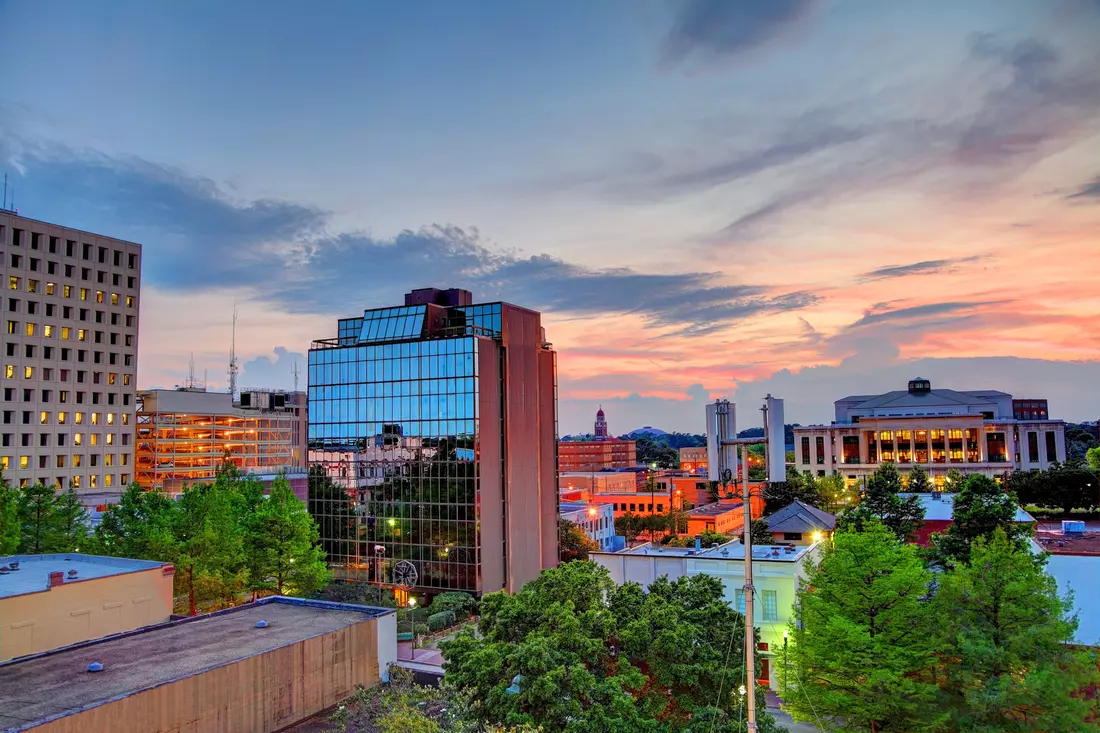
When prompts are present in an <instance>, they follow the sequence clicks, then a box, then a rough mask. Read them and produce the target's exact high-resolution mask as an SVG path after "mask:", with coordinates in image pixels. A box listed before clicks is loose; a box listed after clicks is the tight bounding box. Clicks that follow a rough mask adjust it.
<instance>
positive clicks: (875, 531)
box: [780, 520, 941, 733]
mask: <svg viewBox="0 0 1100 733" xmlns="http://www.w3.org/2000/svg"><path fill="white" fill-rule="evenodd" d="M931 583H932V574H931V573H930V572H929V571H927V570H925V568H924V565H923V563H922V562H921V559H920V557H919V555H918V553H917V548H916V547H914V546H912V545H906V544H902V543H901V542H900V541H899V540H898V538H897V536H896V534H895V533H894V531H893V530H891V529H889V528H887V527H885V526H884V525H882V524H880V523H879V522H877V521H874V520H867V521H866V522H865V523H864V525H863V527H862V531H860V532H851V531H843V532H837V533H836V534H835V535H834V537H833V543H832V544H831V545H829V546H826V548H825V550H824V551H823V553H822V556H821V561H820V563H819V564H818V565H817V566H816V567H814V568H812V569H811V570H810V572H809V575H808V577H807V579H806V581H805V582H804V583H803V584H802V587H801V588H800V589H799V591H798V603H797V604H796V605H795V609H796V616H795V618H793V619H792V620H791V623H790V637H791V644H790V648H789V650H788V652H787V656H788V658H787V662H786V666H785V667H784V668H783V670H782V672H781V675H780V679H781V682H782V686H783V699H784V700H785V701H786V702H785V705H784V707H785V709H786V710H788V712H790V713H791V714H792V715H793V716H794V718H795V719H796V720H805V721H812V722H814V723H815V724H817V725H818V726H819V727H823V729H824V730H825V731H830V732H832V731H837V732H840V731H843V732H845V733H849V732H851V733H855V732H856V731H875V732H876V733H887V732H889V731H897V732H898V733H910V732H911V731H925V730H935V728H936V726H937V725H938V723H939V721H940V717H941V716H940V714H939V713H938V712H937V710H936V708H935V702H936V700H937V698H938V689H937V687H936V685H935V684H934V680H933V679H932V677H931V675H930V674H929V673H928V670H929V668H930V661H929V660H930V656H931V654H932V653H933V652H934V651H935V642H934V639H933V637H934V634H933V627H934V625H935V624H934V623H933V620H932V615H931V609H930V607H929V604H928V603H927V602H926V601H925V600H923V598H924V596H926V594H927V593H928V589H929V586H930V585H931Z"/></svg>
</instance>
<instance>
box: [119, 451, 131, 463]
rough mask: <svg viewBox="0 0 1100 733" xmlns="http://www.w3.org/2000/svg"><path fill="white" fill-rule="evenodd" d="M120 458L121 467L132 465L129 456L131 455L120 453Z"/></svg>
mask: <svg viewBox="0 0 1100 733" xmlns="http://www.w3.org/2000/svg"><path fill="white" fill-rule="evenodd" d="M118 457H119V465H122V466H129V465H130V456H129V454H127V453H120V454H119V456H118Z"/></svg>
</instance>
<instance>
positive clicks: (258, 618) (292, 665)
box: [0, 596, 397, 733]
mask: <svg viewBox="0 0 1100 733" xmlns="http://www.w3.org/2000/svg"><path fill="white" fill-rule="evenodd" d="M396 619H397V617H396V612H395V611H393V610H392V609H385V608H371V607H368V606H353V605H348V604H342V603H325V602H322V601H307V600H303V599H300V598H283V597H281V596H272V597H270V598H264V599H262V600H260V601H257V602H255V603H250V604H248V605H245V606H237V607H235V608H230V609H226V610H224V611H218V612H215V613H212V614H207V615H204V616H194V617H190V618H185V619H181V620H178V621H173V622H171V623H165V624H160V625H157V626H150V627H146V628H143V629H139V630H136V631H132V632H129V633H125V634H119V635H116V636H111V637H107V638H105V639H98V640H95V641H90V642H85V643H82V644H75V645H72V646H68V647H64V648H61V649H56V650H54V651H51V652H46V653H44V654H39V655H35V656H32V657H29V658H24V659H19V660H16V661H13V662H9V663H7V664H0V730H4V731H26V730H33V731H35V732H36V733H89V732H98V731H183V732H186V733H200V732H201V733H274V731H278V730H284V729H286V728H288V727H290V726H292V725H295V724H297V723H299V722H300V721H303V720H305V719H307V718H309V717H311V716H313V715H316V714H317V713H319V712H321V711H323V710H325V709H326V708H329V707H332V706H333V705H335V704H337V703H338V702H340V701H341V700H344V699H346V698H347V697H349V696H350V695H351V694H353V693H354V692H355V689H356V687H357V686H359V685H362V686H363V687H366V688H370V687H374V686H375V685H377V684H379V683H380V682H382V681H384V680H386V679H388V670H389V666H390V664H392V663H394V662H396V660H397V623H396ZM260 622H263V623H260ZM91 662H99V663H100V664H101V665H102V671H100V672H99V673H93V672H90V671H89V664H90V663H91Z"/></svg>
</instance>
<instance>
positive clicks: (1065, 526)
mask: <svg viewBox="0 0 1100 733" xmlns="http://www.w3.org/2000/svg"><path fill="white" fill-rule="evenodd" d="M1084 532H1085V523H1084V522H1082V521H1081V520H1079V519H1073V520H1069V519H1063V520H1062V533H1063V534H1084Z"/></svg>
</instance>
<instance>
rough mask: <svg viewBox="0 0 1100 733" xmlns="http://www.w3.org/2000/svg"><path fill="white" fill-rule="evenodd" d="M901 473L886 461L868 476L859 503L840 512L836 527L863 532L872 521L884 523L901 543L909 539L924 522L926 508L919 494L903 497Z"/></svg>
mask: <svg viewBox="0 0 1100 733" xmlns="http://www.w3.org/2000/svg"><path fill="white" fill-rule="evenodd" d="M901 489H902V484H901V474H899V473H898V469H897V468H895V467H894V464H893V463H890V462H886V463H883V464H881V465H880V466H879V467H878V468H876V469H875V472H874V473H873V474H872V475H871V477H870V478H869V479H867V487H866V489H865V490H864V492H863V495H862V497H861V498H860V501H859V504H857V505H856V506H854V507H851V508H849V509H846V510H844V511H843V512H841V514H840V516H838V517H837V528H838V529H841V530H845V529H847V530H854V531H860V530H861V529H862V528H863V527H865V526H866V525H868V524H869V523H874V522H878V523H882V524H884V525H886V526H887V527H888V528H889V529H890V531H892V532H893V533H894V534H895V536H897V538H898V539H899V540H900V541H902V542H907V541H909V539H910V538H911V537H912V536H913V533H915V532H916V531H917V529H919V528H920V526H921V524H923V523H924V507H923V506H922V504H921V500H920V497H919V496H909V497H905V498H902V497H901V496H899V495H898V492H900V491H901Z"/></svg>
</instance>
